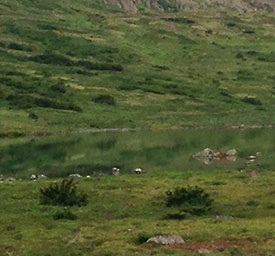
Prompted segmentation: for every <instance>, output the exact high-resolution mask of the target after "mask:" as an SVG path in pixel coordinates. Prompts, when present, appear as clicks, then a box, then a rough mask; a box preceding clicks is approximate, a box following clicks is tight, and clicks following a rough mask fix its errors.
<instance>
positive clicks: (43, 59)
mask: <svg viewBox="0 0 275 256" xmlns="http://www.w3.org/2000/svg"><path fill="white" fill-rule="evenodd" d="M29 60H30V61H34V62H38V63H41V64H52V65H59V66H73V61H71V60H70V59H69V58H67V57H65V56H62V55H58V54H42V55H36V56H32V57H30V58H29Z"/></svg>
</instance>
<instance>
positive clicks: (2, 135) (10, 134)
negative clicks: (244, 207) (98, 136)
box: [0, 124, 275, 139]
mask: <svg viewBox="0 0 275 256" xmlns="http://www.w3.org/2000/svg"><path fill="white" fill-rule="evenodd" d="M274 128H275V125H273V124H271V125H230V126H172V127H167V128H162V127H151V128H99V129H85V130H84V129H79V130H73V131H62V132H49V131H46V132H32V133H31V132H0V139H3V138H10V139H13V138H24V137H47V136H65V135H68V134H89V133H110V132H138V131H168V130H171V131H172V130H191V129H193V130H223V129H225V130H226V129H228V130H234V129H246V130H247V129H274Z"/></svg>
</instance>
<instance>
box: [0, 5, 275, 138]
mask: <svg viewBox="0 0 275 256" xmlns="http://www.w3.org/2000/svg"><path fill="white" fill-rule="evenodd" d="M126 2H127V1H123V3H126ZM201 2H202V1H198V3H201ZM206 2H209V3H212V1H204V2H203V3H206ZM228 2H229V1H228ZM113 3H117V2H116V1H115V0H114V2H113ZM129 3H130V1H129ZM148 3H150V5H149V4H148ZM148 3H147V4H146V3H142V2H138V1H136V4H135V5H129V6H132V7H134V8H135V6H136V7H137V8H138V10H139V12H136V13H132V12H125V11H124V10H122V9H120V8H118V7H117V6H114V5H109V4H106V3H105V2H104V1H103V0H93V1H91V0H67V1H52V0H43V1H42V0H39V1H31V0H14V1H8V0H3V1H1V2H0V24H1V27H0V59H1V62H0V118H1V122H0V134H20V133H32V132H60V131H67V130H78V129H80V130H81V129H83V130H87V129H94V128H111V127H130V128H135V127H145V128H166V127H181V126H224V125H239V124H242V123H244V124H249V125H251V124H257V125H262V124H270V123H275V116H274V111H275V75H274V65H275V42H274V33H275V26H274V25H275V19H274V14H273V13H269V12H268V11H269V10H271V9H272V8H273V7H274V4H273V1H270V2H268V1H266V3H267V4H268V5H264V4H263V3H265V2H264V1H261V2H256V1H254V2H253V5H250V4H249V3H250V2H249V1H238V2H237V1H230V3H232V5H230V6H228V3H227V2H225V5H216V4H215V5H212V7H211V8H210V7H209V6H210V5H207V6H208V8H206V9H200V6H201V4H200V5H196V4H195V1H191V0H190V1H188V2H187V1H186V2H185V1H178V2H177V4H175V3H176V2H175V1H171V2H168V1H164V0H163V1H158V4H157V2H154V1H151V2H148ZM173 3H174V4H173ZM233 3H234V4H233ZM235 3H236V5H235ZM237 3H239V4H240V6H241V8H240V9H239V10H241V12H242V13H240V12H236V10H237V9H238V8H237V6H239V5H237ZM181 4H182V5H181ZM187 4H188V5H187ZM260 4H262V5H260ZM203 5H204V6H206V4H203ZM180 6H181V7H180ZM193 6H194V10H193V11H184V12H182V11H181V10H180V8H183V9H189V10H190V9H192V8H193ZM195 6H197V7H196V8H195ZM260 6H262V7H261V8H262V9H263V10H264V9H265V10H266V11H260V12H248V13H243V12H244V11H246V10H249V11H250V10H251V11H252V10H254V9H255V7H257V8H260ZM268 6H269V7H270V8H269V7H268ZM148 7H151V8H152V9H150V8H148ZM235 7H236V8H235ZM124 8H128V7H124ZM246 8H247V9H246ZM130 9H131V8H130ZM153 9H154V10H153ZM155 9H157V10H158V11H157V12H156V11H155ZM198 9H199V10H198ZM233 9H234V10H235V11H232V10H233ZM133 10H134V9H133ZM161 10H166V12H161ZM175 11H176V12H175Z"/></svg>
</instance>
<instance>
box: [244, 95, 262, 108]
mask: <svg viewBox="0 0 275 256" xmlns="http://www.w3.org/2000/svg"><path fill="white" fill-rule="evenodd" d="M242 102H245V103H249V104H252V105H258V106H260V105H262V102H261V101H260V100H259V99H257V98H256V97H250V96H246V97H244V98H243V99H242Z"/></svg>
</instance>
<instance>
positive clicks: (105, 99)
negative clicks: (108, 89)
mask: <svg viewBox="0 0 275 256" xmlns="http://www.w3.org/2000/svg"><path fill="white" fill-rule="evenodd" d="M93 101H94V102H96V103H101V104H108V105H115V104H116V101H115V99H114V97H113V96H111V95H109V94H103V95H99V96H97V97H96V98H94V99H93Z"/></svg>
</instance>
